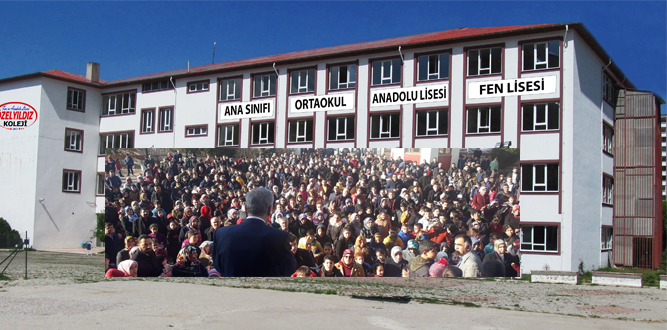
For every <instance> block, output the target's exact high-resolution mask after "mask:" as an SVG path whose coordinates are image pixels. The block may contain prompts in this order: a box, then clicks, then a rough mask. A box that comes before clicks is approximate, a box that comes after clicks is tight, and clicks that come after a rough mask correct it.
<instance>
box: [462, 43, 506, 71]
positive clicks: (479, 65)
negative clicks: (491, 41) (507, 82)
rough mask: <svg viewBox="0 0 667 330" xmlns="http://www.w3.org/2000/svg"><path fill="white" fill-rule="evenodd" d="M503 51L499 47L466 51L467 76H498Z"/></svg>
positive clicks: (500, 69)
mask: <svg viewBox="0 0 667 330" xmlns="http://www.w3.org/2000/svg"><path fill="white" fill-rule="evenodd" d="M502 55H503V50H502V48H500V47H496V48H487V49H476V50H469V51H468V76H481V75H488V74H500V73H501V72H502Z"/></svg>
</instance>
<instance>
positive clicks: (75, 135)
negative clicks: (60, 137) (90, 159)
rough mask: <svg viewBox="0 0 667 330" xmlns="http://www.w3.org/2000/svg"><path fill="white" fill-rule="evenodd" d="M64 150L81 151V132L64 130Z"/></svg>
mask: <svg viewBox="0 0 667 330" xmlns="http://www.w3.org/2000/svg"><path fill="white" fill-rule="evenodd" d="M65 150H66V151H78V152H82V151H83V131H82V130H78V129H74V128H65Z"/></svg>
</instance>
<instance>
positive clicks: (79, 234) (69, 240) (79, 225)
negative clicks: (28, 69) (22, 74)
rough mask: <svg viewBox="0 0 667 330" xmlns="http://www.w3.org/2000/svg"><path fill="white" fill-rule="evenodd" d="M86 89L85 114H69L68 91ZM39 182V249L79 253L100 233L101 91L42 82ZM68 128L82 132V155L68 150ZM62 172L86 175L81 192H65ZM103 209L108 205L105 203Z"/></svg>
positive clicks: (59, 83) (36, 245) (82, 181)
mask: <svg viewBox="0 0 667 330" xmlns="http://www.w3.org/2000/svg"><path fill="white" fill-rule="evenodd" d="M68 86H70V87H75V88H78V89H83V90H86V107H85V112H78V111H72V110H67V88H68ZM41 97H42V100H43V102H41V118H40V120H42V121H43V123H48V124H43V125H41V126H40V136H39V143H38V155H39V156H38V162H37V171H36V177H37V178H38V180H37V192H36V196H35V197H36V198H38V199H41V198H43V199H44V200H43V201H42V202H38V203H37V206H36V210H35V237H34V240H33V242H34V246H35V248H38V249H50V248H76V247H80V246H81V242H85V241H87V240H89V239H91V237H92V236H93V231H94V229H95V222H94V219H95V212H96V207H95V192H96V187H97V168H96V164H95V161H94V159H95V158H96V155H97V152H98V146H99V133H98V127H99V126H98V125H99V114H100V112H99V106H98V105H99V104H102V99H101V97H100V94H99V91H97V90H96V89H95V88H91V87H85V86H77V85H75V84H71V83H66V82H62V81H59V80H52V79H43V80H42V94H41ZM65 127H68V128H75V129H79V130H83V132H84V133H83V152H72V151H64V137H65ZM63 169H71V170H78V171H81V175H80V191H81V192H80V193H67V192H63V191H62V185H63V183H62V182H63ZM102 205H104V204H102Z"/></svg>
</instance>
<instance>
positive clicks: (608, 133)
mask: <svg viewBox="0 0 667 330" xmlns="http://www.w3.org/2000/svg"><path fill="white" fill-rule="evenodd" d="M602 143H603V146H602V150H604V152H606V153H608V154H610V155H613V154H614V128H613V127H611V126H609V125H605V124H603V125H602Z"/></svg>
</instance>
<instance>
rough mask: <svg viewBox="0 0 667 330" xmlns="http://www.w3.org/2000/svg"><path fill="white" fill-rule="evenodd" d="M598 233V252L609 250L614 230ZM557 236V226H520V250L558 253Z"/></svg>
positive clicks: (602, 230)
mask: <svg viewBox="0 0 667 330" xmlns="http://www.w3.org/2000/svg"><path fill="white" fill-rule="evenodd" d="M600 233H601V235H600V250H603V251H604V250H611V249H612V246H613V242H614V228H613V227H606V226H605V227H602V228H601V230H600ZM559 234H560V233H559V227H558V225H537V226H531V225H525V224H524V225H521V250H522V251H524V252H525V251H530V252H553V253H558V252H559V249H558V245H559V241H560V240H559V238H558V236H559Z"/></svg>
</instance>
